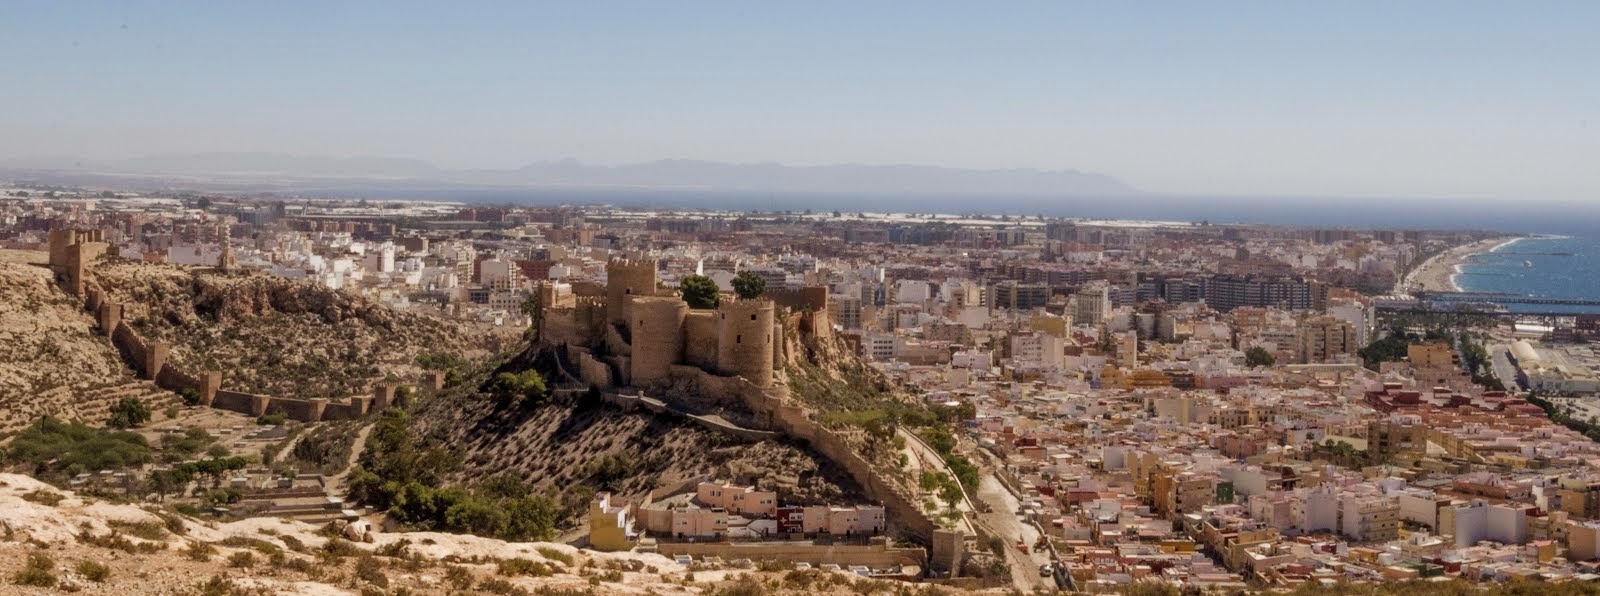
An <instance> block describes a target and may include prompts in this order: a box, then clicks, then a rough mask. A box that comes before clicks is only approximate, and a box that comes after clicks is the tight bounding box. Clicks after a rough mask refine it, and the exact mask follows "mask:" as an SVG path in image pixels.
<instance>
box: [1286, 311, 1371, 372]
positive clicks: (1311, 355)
mask: <svg viewBox="0 0 1600 596" xmlns="http://www.w3.org/2000/svg"><path fill="white" fill-rule="evenodd" d="M1297 339H1298V344H1299V346H1298V352H1297V356H1298V358H1299V361H1300V363H1302V364H1315V363H1320V362H1326V361H1327V360H1328V358H1330V357H1332V356H1335V355H1338V354H1350V353H1353V352H1355V351H1356V349H1358V348H1359V346H1357V345H1356V330H1355V327H1353V326H1351V325H1350V323H1349V322H1347V321H1341V320H1339V319H1335V318H1333V317H1329V316H1321V317H1313V318H1311V319H1307V320H1305V321H1302V322H1301V323H1300V325H1299V331H1298V334H1297Z"/></svg>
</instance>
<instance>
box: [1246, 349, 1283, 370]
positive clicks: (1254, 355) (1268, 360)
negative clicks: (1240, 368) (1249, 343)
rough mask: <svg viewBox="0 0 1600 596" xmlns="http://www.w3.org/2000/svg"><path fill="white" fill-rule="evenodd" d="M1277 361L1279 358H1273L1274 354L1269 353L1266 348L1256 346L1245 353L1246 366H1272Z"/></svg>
mask: <svg viewBox="0 0 1600 596" xmlns="http://www.w3.org/2000/svg"><path fill="white" fill-rule="evenodd" d="M1277 361H1278V359H1277V358H1273V357H1272V352H1268V351H1267V349H1266V348H1263V347H1261V346H1255V347H1252V348H1250V349H1248V350H1245V351H1244V364H1245V366H1251V367H1255V366H1272V364H1273V363H1275V362H1277Z"/></svg>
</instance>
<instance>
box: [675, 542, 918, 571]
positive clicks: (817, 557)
mask: <svg viewBox="0 0 1600 596" xmlns="http://www.w3.org/2000/svg"><path fill="white" fill-rule="evenodd" d="M656 550H658V551H659V552H660V553H661V554H663V555H666V556H669V557H673V556H677V555H690V556H693V557H708V556H715V557H722V558H724V559H750V560H754V561H793V562H805V563H810V564H812V565H824V564H829V563H832V564H835V565H840V566H851V565H865V566H867V567H872V568H884V567H891V566H897V565H917V566H926V565H927V557H928V553H927V551H925V550H922V549H920V548H895V547H891V546H888V545H887V544H886V543H878V544H867V545H846V544H833V545H817V544H810V543H805V542H796V543H793V544H788V543H783V542H662V543H659V544H657V545H656Z"/></svg>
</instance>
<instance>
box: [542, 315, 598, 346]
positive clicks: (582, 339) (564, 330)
mask: <svg viewBox="0 0 1600 596" xmlns="http://www.w3.org/2000/svg"><path fill="white" fill-rule="evenodd" d="M577 316H578V309H576V308H547V309H545V310H544V320H543V321H541V322H540V323H539V338H540V339H542V340H544V341H547V342H550V343H552V344H574V345H581V346H586V345H589V338H588V337H587V334H585V333H583V332H582V329H583V326H581V325H579V324H578V320H577Z"/></svg>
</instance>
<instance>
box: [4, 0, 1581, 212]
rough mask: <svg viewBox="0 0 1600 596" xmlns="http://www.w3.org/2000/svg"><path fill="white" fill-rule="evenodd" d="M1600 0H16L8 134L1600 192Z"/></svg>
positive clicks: (1433, 189)
mask: <svg viewBox="0 0 1600 596" xmlns="http://www.w3.org/2000/svg"><path fill="white" fill-rule="evenodd" d="M1597 23H1600V2H1593V1H1579V2H1475V1H1468V0H1457V1H1449V2H1436V1H1428V0H1408V1H1405V2H1393V1H1384V2H1366V1H1356V0H1352V1H1342V2H1320V3H1312V2H1281V1H1273V2H1233V1H1221V0H1219V1H1215V2H1136V1H1129V2H1093V3H1090V2H1083V3H1079V2H1066V1H1051V2H940V1H937V0H919V1H915V2H911V1H907V2H895V1H883V2H860V1H848V2H830V1H811V2H727V3H722V2H709V1H708V2H693V1H690V2H660V1H650V2H605V1H585V2H572V3H543V2H531V1H530V2H504V3H496V2H471V1H461V2H417V3H408V2H399V1H384V2H336V1H327V2H305V3H300V2H288V1H280V2H259V3H245V2H173V1H166V2H140V1H136V0H127V1H119V2H103V3H100V2H92V1H74V2H57V1H37V2H36V1H33V0H10V1H8V2H5V3H3V4H0V159H6V158H20V157H33V156H44V155H52V156H53V155H66V156H75V157H84V158H90V159H113V158H124V157H135V156H147V155H160V154H172V153H200V152H214V151H230V152H231V151H265V152H277V153H288V154H295V155H326V156H335V157H348V156H383V157H406V158H417V159H424V160H428V161H431V162H433V163H436V164H438V165H440V166H442V167H447V168H514V167H519V166H521V165H523V164H526V163H528V162H531V161H537V160H554V159H563V158H576V159H578V160H581V161H585V162H592V163H601V164H616V163H628V162H637V161H648V160H655V159H664V158H689V159H705V160H715V161H727V162H767V161H775V162H782V163H789V164H832V163H867V164H923V165H940V166H949V167H964V168H982V169H993V168H1039V169H1077V170H1084V171H1091V172H1097V173H1103V174H1107V175H1111V176H1114V177H1117V178H1118V179H1121V180H1123V181H1124V182H1126V183H1128V184H1129V185H1132V186H1133V187H1135V188H1138V189H1141V190H1146V191H1152V192H1160V193H1189V194H1213V195H1285V196H1290V195H1292V196H1384V197H1418V198H1422V197H1432V198H1441V197H1442V198H1467V199H1473V198H1489V199H1498V200H1523V199H1528V200H1534V199H1537V200H1564V201H1591V200H1592V201H1597V202H1600V77H1597V74H1596V73H1600V67H1597V64H1600V34H1597V33H1596V29H1595V27H1596V24H1597Z"/></svg>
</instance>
